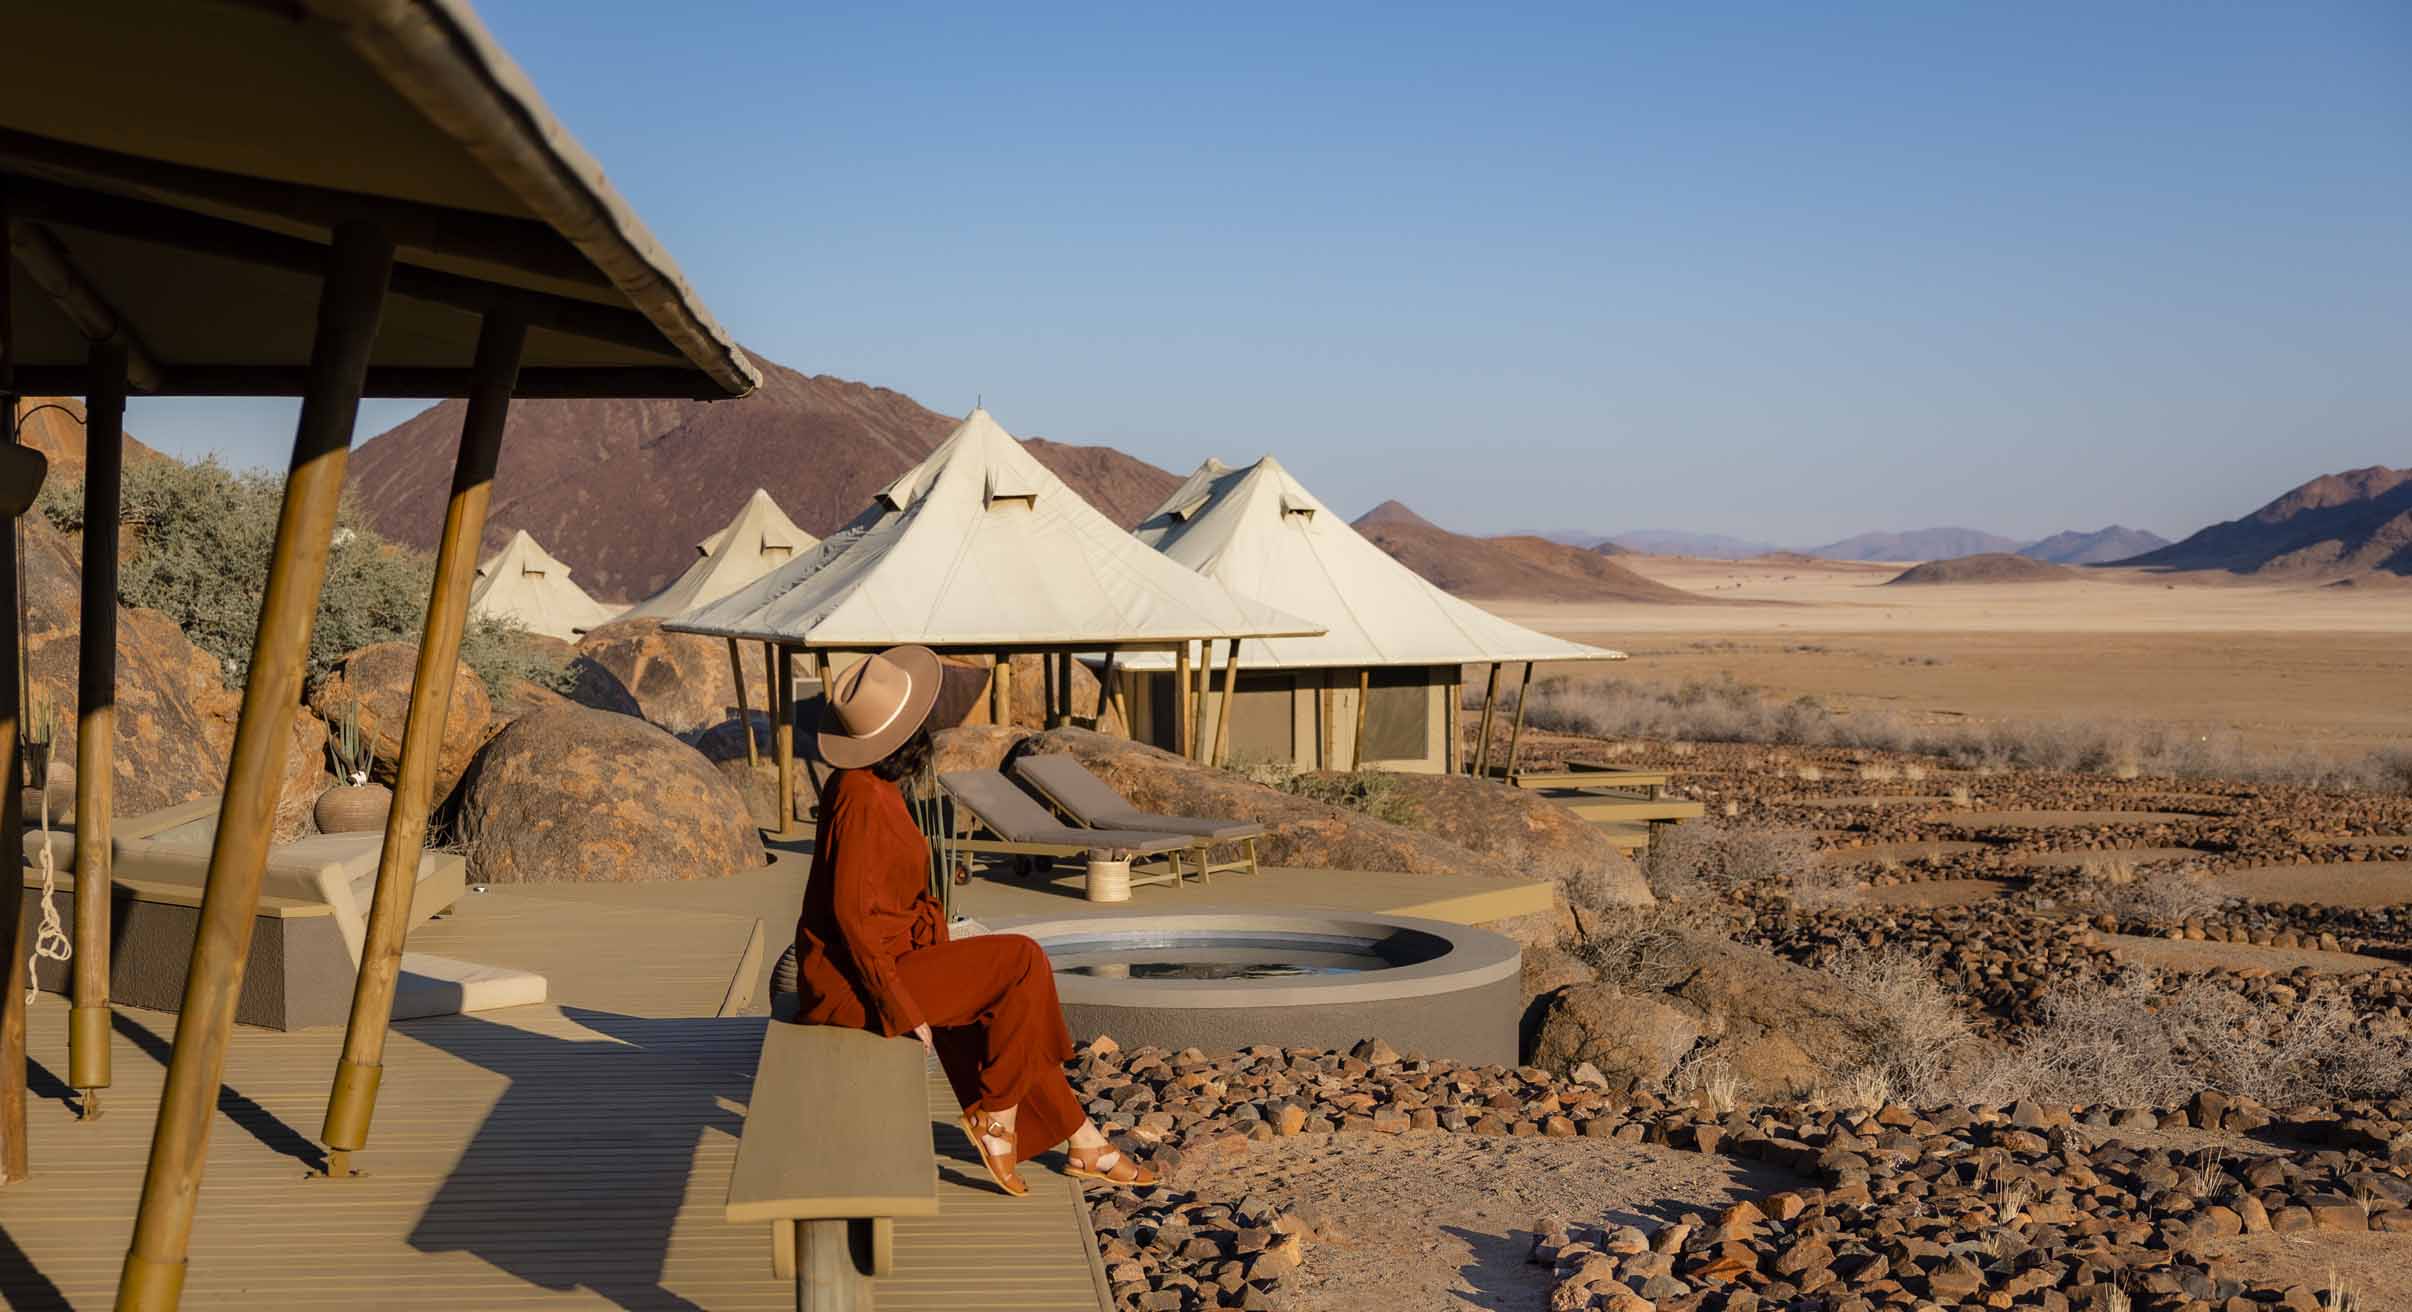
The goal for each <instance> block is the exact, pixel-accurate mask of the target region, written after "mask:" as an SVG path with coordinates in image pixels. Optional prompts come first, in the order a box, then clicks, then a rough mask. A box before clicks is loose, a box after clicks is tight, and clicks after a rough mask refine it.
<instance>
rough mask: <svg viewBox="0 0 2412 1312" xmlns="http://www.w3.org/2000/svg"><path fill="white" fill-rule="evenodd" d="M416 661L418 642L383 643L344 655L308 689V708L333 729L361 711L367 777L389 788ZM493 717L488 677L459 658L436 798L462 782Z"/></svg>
mask: <svg viewBox="0 0 2412 1312" xmlns="http://www.w3.org/2000/svg"><path fill="white" fill-rule="evenodd" d="M418 663H419V650H418V648H417V647H416V646H415V645H413V644H411V643H407V642H380V643H376V644H374V645H372V646H367V647H363V648H361V649H360V650H358V651H356V652H353V653H352V654H351V655H349V656H346V657H344V658H343V659H342V660H341V661H339V662H337V663H336V666H335V668H334V669H333V670H331V671H329V672H328V674H327V676H326V677H325V678H323V679H321V680H319V681H318V686H317V687H315V688H313V689H311V690H310V709H311V710H313V711H316V712H318V717H319V718H320V719H322V720H324V721H326V722H327V725H328V727H329V730H330V732H334V733H341V732H342V725H343V719H344V714H345V713H346V712H347V711H356V712H357V713H358V715H359V717H360V737H361V739H362V741H363V743H364V744H365V745H366V746H367V748H368V753H369V778H370V779H371V780H373V781H375V782H377V783H381V784H384V785H386V786H388V787H391V786H392V785H393V782H394V775H395V772H396V770H397V769H398V768H399V767H400V765H401V760H402V729H403V725H404V722H405V721H406V720H407V719H408V717H409V715H410V692H411V681H412V678H413V676H414V675H415V674H416V673H417V671H418ZM493 722H494V704H493V702H492V701H491V700H489V699H488V697H487V696H486V681H485V680H484V679H481V678H479V677H478V676H477V672H476V671H474V670H472V669H470V668H469V667H468V666H466V665H462V664H459V663H458V662H455V663H454V665H453V671H452V700H451V702H450V703H449V704H448V705H447V706H446V707H445V712H444V743H443V747H442V749H441V750H440V751H438V753H437V754H436V779H435V796H436V797H438V798H441V797H444V796H445V795H447V794H449V793H450V792H451V791H452V786H453V785H454V784H456V783H458V782H460V778H461V772H462V771H464V770H467V769H468V768H469V758H470V757H472V756H475V755H476V754H477V749H478V748H479V747H481V746H483V745H484V744H485V741H486V737H487V735H488V733H489V732H491V729H492V726H493Z"/></svg>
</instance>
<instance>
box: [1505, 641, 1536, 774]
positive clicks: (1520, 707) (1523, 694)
mask: <svg viewBox="0 0 2412 1312" xmlns="http://www.w3.org/2000/svg"><path fill="white" fill-rule="evenodd" d="M1532 695H1533V663H1532V662H1531V661H1526V662H1525V663H1524V681H1523V682H1522V683H1519V684H1517V685H1516V727H1515V728H1513V729H1510V730H1509V731H1508V755H1507V774H1506V776H1505V777H1506V778H1507V779H1508V780H1509V781H1510V782H1513V781H1514V780H1515V778H1516V758H1517V757H1518V756H1519V755H1521V754H1522V753H1523V751H1524V708H1525V705H1526V703H1527V701H1528V700H1529V699H1530V698H1531V697H1532Z"/></svg>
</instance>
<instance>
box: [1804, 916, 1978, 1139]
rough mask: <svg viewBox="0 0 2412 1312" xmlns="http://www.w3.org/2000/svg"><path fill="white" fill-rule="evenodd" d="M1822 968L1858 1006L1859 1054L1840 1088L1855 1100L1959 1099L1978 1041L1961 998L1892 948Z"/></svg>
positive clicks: (1839, 1075) (1919, 1102)
mask: <svg viewBox="0 0 2412 1312" xmlns="http://www.w3.org/2000/svg"><path fill="white" fill-rule="evenodd" d="M1823 969H1824V970H1825V971H1826V972H1827V973H1828V974H1830V975H1833V976H1834V977H1836V978H1837V979H1839V980H1841V981H1842V982H1843V985H1844V986H1845V987H1846V988H1848V989H1850V991H1851V992H1852V994H1853V995H1855V996H1856V997H1857V999H1858V1000H1859V1002H1860V1004H1861V1009H1860V1012H1859V1018H1858V1029H1859V1032H1858V1034H1857V1035H1856V1037H1857V1038H1858V1040H1859V1043H1860V1047H1861V1050H1862V1053H1863V1055H1862V1056H1861V1057H1860V1058H1859V1059H1858V1060H1857V1062H1855V1063H1853V1064H1852V1065H1850V1066H1847V1067H1846V1068H1845V1069H1842V1070H1838V1071H1836V1072H1835V1076H1836V1079H1837V1082H1838V1083H1839V1085H1840V1086H1841V1087H1842V1088H1844V1089H1847V1090H1855V1091H1856V1093H1855V1095H1854V1096H1855V1098H1856V1099H1857V1100H1861V1101H1893V1102H1902V1103H1908V1104H1910V1105H1913V1106H1929V1107H1931V1106H1935V1105H1937V1104H1941V1103H1949V1102H1957V1101H1960V1100H1961V1098H1962V1097H1963V1096H1964V1094H1965V1092H1966V1087H1965V1084H1964V1080H1963V1077H1962V1075H1961V1074H1960V1072H1961V1071H1962V1070H1963V1068H1965V1067H1967V1066H1969V1065H1971V1064H1973V1063H1972V1062H1971V1060H1970V1058H1971V1056H1972V1053H1973V1050H1974V1049H1975V1048H1976V1047H1977V1045H1978V1043H1979V1040H1978V1039H1977V1036H1976V1029H1975V1025H1974V1023H1973V1021H1972V1020H1971V1013H1970V1009H1969V1005H1968V1002H1967V1000H1966V999H1964V998H1962V997H1961V996H1960V995H1959V994H1958V993H1957V992H1955V991H1954V990H1953V989H1951V988H1950V987H1948V986H1947V985H1945V984H1944V983H1943V981H1942V980H1941V979H1939V978H1937V977H1936V975H1935V972H1934V969H1933V968H1932V967H1930V966H1929V965H1928V964H1927V963H1926V962H1924V961H1922V960H1920V959H1919V958H1917V957H1915V956H1913V955H1911V954H1909V953H1907V952H1904V951H1902V950H1900V949H1898V948H1887V949H1882V950H1874V951H1871V950H1866V949H1861V950H1856V951H1851V952H1846V953H1844V954H1842V955H1840V956H1838V957H1836V958H1835V959H1834V960H1832V961H1830V962H1828V963H1827V964H1826V965H1825V966H1824V967H1823ZM1878 1091H1881V1096H1880V1097H1877V1096H1874V1095H1876V1094H1877V1093H1878Z"/></svg>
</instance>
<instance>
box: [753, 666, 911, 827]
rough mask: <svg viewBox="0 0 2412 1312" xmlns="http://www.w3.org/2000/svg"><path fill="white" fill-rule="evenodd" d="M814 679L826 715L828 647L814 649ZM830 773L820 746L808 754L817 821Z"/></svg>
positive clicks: (807, 768) (806, 771)
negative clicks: (819, 688) (819, 691)
mask: <svg viewBox="0 0 2412 1312" xmlns="http://www.w3.org/2000/svg"><path fill="white" fill-rule="evenodd" d="M812 679H813V682H815V683H817V684H819V685H821V711H822V713H823V714H824V715H826V714H827V713H828V710H829V649H828V648H826V647H815V648H813V649H812ZM941 686H942V687H943V685H941ZM829 774H830V770H829V763H828V762H827V761H824V760H822V759H821V753H820V750H819V749H818V748H815V749H814V750H813V751H812V752H810V753H809V754H807V755H806V757H805V759H804V775H805V777H806V778H808V779H810V780H811V781H812V808H813V810H812V814H813V819H814V821H815V822H818V821H819V820H820V817H821V789H822V788H823V787H825V786H826V785H827V784H828V783H829ZM788 802H789V805H793V804H794V802H795V799H794V798H789V799H788Z"/></svg>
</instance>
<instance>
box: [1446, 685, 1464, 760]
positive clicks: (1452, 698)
mask: <svg viewBox="0 0 2412 1312" xmlns="http://www.w3.org/2000/svg"><path fill="white" fill-rule="evenodd" d="M1448 688H1449V692H1448V700H1447V702H1446V703H1445V704H1444V705H1443V706H1442V707H1441V724H1442V726H1443V727H1442V733H1443V735H1444V736H1445V737H1446V739H1447V741H1446V742H1444V743H1443V744H1442V745H1441V768H1443V769H1445V770H1447V771H1448V772H1449V773H1451V774H1456V773H1457V772H1458V771H1459V770H1460V769H1462V768H1463V765H1462V762H1463V761H1464V760H1465V744H1464V742H1462V741H1461V739H1463V737H1464V736H1465V734H1464V730H1465V726H1464V725H1463V724H1461V723H1459V721H1461V720H1463V719H1464V718H1465V710H1466V708H1465V700H1466V672H1465V668H1464V667H1463V666H1459V667H1456V668H1454V669H1452V670H1451V671H1450V672H1449V684H1448Z"/></svg>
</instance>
